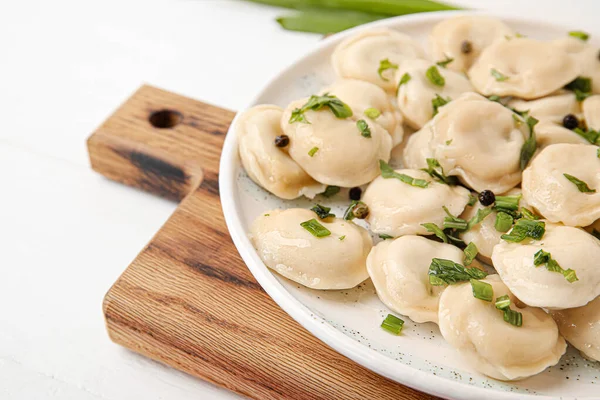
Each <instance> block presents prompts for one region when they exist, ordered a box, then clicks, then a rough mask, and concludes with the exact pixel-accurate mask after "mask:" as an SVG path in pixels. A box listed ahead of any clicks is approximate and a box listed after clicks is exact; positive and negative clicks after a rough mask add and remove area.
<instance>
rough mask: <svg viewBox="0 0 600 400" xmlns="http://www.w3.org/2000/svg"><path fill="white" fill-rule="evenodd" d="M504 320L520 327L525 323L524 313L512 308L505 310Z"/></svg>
mask: <svg viewBox="0 0 600 400" xmlns="http://www.w3.org/2000/svg"><path fill="white" fill-rule="evenodd" d="M504 321H506V322H508V323H509V324H511V325H513V326H516V327H520V326H522V325H523V314H521V313H520V312H518V311H513V310H511V309H510V308H507V309H505V310H504Z"/></svg>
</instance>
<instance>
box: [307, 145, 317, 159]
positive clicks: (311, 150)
mask: <svg viewBox="0 0 600 400" xmlns="http://www.w3.org/2000/svg"><path fill="white" fill-rule="evenodd" d="M317 151H319V148H318V147H313V148H312V149H310V150H309V151H308V155H309V156H311V157H313V156H314V155H315V153H316V152H317Z"/></svg>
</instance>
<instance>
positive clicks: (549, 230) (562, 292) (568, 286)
mask: <svg viewBox="0 0 600 400" xmlns="http://www.w3.org/2000/svg"><path fill="white" fill-rule="evenodd" d="M540 249H543V250H544V251H546V252H548V253H550V254H551V255H552V258H553V259H554V260H556V262H558V264H559V265H560V266H561V267H562V268H563V269H564V270H567V269H569V268H570V269H572V270H574V271H575V273H576V274H577V278H578V279H579V280H578V281H574V282H572V283H571V282H569V281H567V280H566V279H565V277H564V276H563V274H561V273H560V272H553V271H548V269H546V266H545V265H540V266H537V267H536V266H535V265H534V264H533V259H534V255H535V253H537V252H538V251H539V250H540ZM599 257H600V241H599V240H598V239H596V238H595V237H593V236H592V235H590V234H589V233H587V232H586V231H584V230H583V229H579V228H573V227H571V226H564V225H555V224H552V223H546V233H545V234H544V237H543V238H542V239H541V240H540V241H530V242H521V243H511V242H506V241H504V240H502V241H500V243H499V244H498V245H496V246H495V247H494V251H493V253H492V262H493V263H494V267H495V268H496V271H498V274H500V276H501V277H502V281H503V282H504V283H505V284H506V286H508V287H509V288H510V290H511V292H513V293H514V294H515V296H517V297H518V298H519V299H520V300H521V301H522V302H524V303H525V304H528V305H530V306H533V307H543V308H548V309H555V310H560V309H564V308H573V307H580V306H583V305H585V304H587V303H588V302H589V301H591V300H593V299H594V298H596V297H597V296H598V295H600V268H598V259H599Z"/></svg>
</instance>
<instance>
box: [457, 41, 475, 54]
mask: <svg viewBox="0 0 600 400" xmlns="http://www.w3.org/2000/svg"><path fill="white" fill-rule="evenodd" d="M460 51H461V52H462V53H463V54H469V53H470V52H472V51H473V44H472V43H471V42H469V41H468V40H464V41H463V42H462V43H461V45H460Z"/></svg>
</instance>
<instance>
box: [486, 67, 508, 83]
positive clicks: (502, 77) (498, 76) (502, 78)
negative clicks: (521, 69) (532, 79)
mask: <svg viewBox="0 0 600 400" xmlns="http://www.w3.org/2000/svg"><path fill="white" fill-rule="evenodd" d="M490 73H491V74H492V76H493V77H494V78H495V79H496V81H498V82H504V81H505V80H507V79H508V76H506V75H504V74H503V73H501V72H499V71H498V70H497V69H495V68H492V69H491V70H490Z"/></svg>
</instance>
